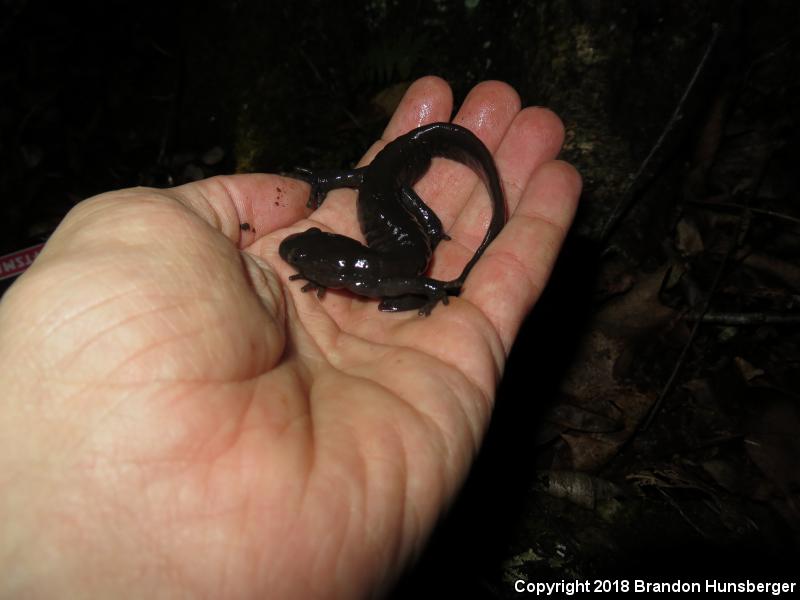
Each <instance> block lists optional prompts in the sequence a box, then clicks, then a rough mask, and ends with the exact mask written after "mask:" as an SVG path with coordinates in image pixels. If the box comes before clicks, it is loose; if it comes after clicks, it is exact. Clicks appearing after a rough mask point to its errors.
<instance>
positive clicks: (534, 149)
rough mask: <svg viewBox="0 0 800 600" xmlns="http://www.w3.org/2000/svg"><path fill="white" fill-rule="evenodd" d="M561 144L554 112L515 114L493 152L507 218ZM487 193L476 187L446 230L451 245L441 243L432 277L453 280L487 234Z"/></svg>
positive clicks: (532, 110)
mask: <svg viewBox="0 0 800 600" xmlns="http://www.w3.org/2000/svg"><path fill="white" fill-rule="evenodd" d="M563 141H564V126H563V124H562V123H561V120H560V119H559V118H558V116H556V114H555V113H553V112H552V111H550V110H548V109H546V108H539V107H531V108H526V109H524V110H522V111H520V112H519V113H517V115H516V117H515V118H514V121H513V123H512V124H511V127H509V129H508V132H507V133H506V135H505V136H504V137H503V140H502V142H501V143H500V145H499V148H498V149H497V152H496V153H495V164H496V165H497V170H498V173H499V175H500V178H501V181H502V187H503V194H504V196H505V201H506V207H507V210H508V214H509V216H510V215H511V214H512V213H513V212H514V210H515V209H516V207H517V204H518V203H519V201H520V197H521V196H522V191H523V189H524V188H525V185H526V183H527V182H528V179H529V178H530V176H531V173H533V171H534V170H535V169H536V168H537V167H539V165H541V164H543V163H545V162H547V161H550V160H553V159H554V158H555V157H556V156H557V155H558V152H559V150H560V148H561V144H562V143H563ZM492 210H494V207H493V206H492V204H491V202H490V199H489V193H488V191H487V190H486V189H485V188H484V186H483V185H477V186H476V187H475V188H474V190H473V192H472V194H471V196H470V199H469V203H468V204H467V205H466V206H465V207H464V209H463V210H462V211H461V213H460V214H459V215H458V218H457V219H456V222H455V223H453V225H452V226H451V227H450V229H449V230H448V234H449V235H450V237H451V238H452V240H453V241H452V242H451V243H448V244H442V245H441V246H440V250H439V251H438V255H437V257H436V270H435V272H434V274H433V277H436V278H439V279H452V278H453V277H457V276H458V274H459V273H460V272H461V268H462V267H461V266H462V265H465V264H466V263H467V262H468V261H469V260H470V258H472V255H473V253H474V252H475V250H476V249H477V248H478V246H479V245H480V243H481V241H482V240H483V238H484V236H485V235H486V227H487V224H488V223H489V221H490V220H491V216H492Z"/></svg>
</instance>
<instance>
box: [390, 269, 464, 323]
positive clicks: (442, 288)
mask: <svg viewBox="0 0 800 600" xmlns="http://www.w3.org/2000/svg"><path fill="white" fill-rule="evenodd" d="M381 288H382V289H381V292H382V293H381V294H380V295H381V296H382V297H384V298H383V300H382V301H381V303H380V304H379V305H378V309H379V310H382V311H385V312H400V311H404V310H417V312H419V314H420V315H423V316H426V317H427V316H428V315H430V314H431V311H432V310H433V309H434V307H435V306H436V305H437V304H439V302H442V303H443V304H448V303H449V300H448V288H447V282H444V281H439V280H437V279H430V278H429V277H396V278H390V279H386V280H384V281H383V282H381ZM386 296H388V297H386Z"/></svg>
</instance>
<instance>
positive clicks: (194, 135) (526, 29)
mask: <svg viewBox="0 0 800 600" xmlns="http://www.w3.org/2000/svg"><path fill="white" fill-rule="evenodd" d="M0 6H2V9H0V10H2V12H1V13H0V90H2V94H1V95H0V165H2V167H0V199H1V200H0V252H2V253H5V252H9V251H12V250H15V249H17V248H22V247H24V246H26V245H30V244H32V243H34V242H35V241H36V240H40V239H45V238H46V237H47V235H48V234H49V233H50V232H51V231H52V230H53V229H54V228H55V226H56V225H57V224H58V222H59V220H60V219H61V218H62V217H63V216H64V214H65V213H66V212H67V211H68V210H69V208H70V207H71V206H73V205H74V204H75V203H76V202H78V201H80V200H81V199H84V198H87V197H89V196H91V195H93V194H96V193H99V192H102V191H106V190H109V189H116V188H122V187H128V186H132V185H151V186H168V185H175V184H179V183H183V182H186V181H190V180H193V179H199V178H202V177H206V176H210V175H214V174H218V173H230V172H252V171H289V170H291V169H292V168H293V167H295V166H297V165H303V166H308V167H336V166H348V165H352V164H353V163H354V162H355V161H356V160H357V159H358V158H359V157H360V155H361V154H362V153H363V151H364V150H365V149H366V148H368V147H369V145H370V144H371V142H372V141H373V140H374V139H375V138H376V137H377V136H378V135H379V133H380V132H381V130H382V129H383V127H384V126H385V124H386V122H387V120H388V117H389V115H390V114H391V112H392V111H393V109H394V106H395V105H396V103H397V101H398V100H399V98H400V97H401V96H402V93H403V91H404V90H405V89H406V87H407V86H408V84H409V83H410V82H411V81H413V80H414V79H416V78H417V77H420V76H422V75H427V74H435V75H439V76H441V77H443V78H445V79H447V80H448V81H449V82H450V83H451V85H452V86H453V89H454V92H455V96H456V103H457V105H458V103H459V102H460V101H461V100H462V99H463V97H464V95H465V94H466V92H467V91H468V90H469V89H470V88H471V87H472V86H473V85H475V84H476V83H477V82H479V81H482V80H485V79H501V80H505V81H507V82H509V83H510V84H512V85H513V86H514V87H515V88H516V89H517V90H518V91H519V93H520V95H521V96H522V99H523V104H525V105H546V106H550V107H551V108H553V109H554V110H555V111H556V112H557V113H558V114H559V115H560V116H561V117H562V119H563V120H564V122H565V125H566V127H567V140H566V144H565V147H564V150H563V153H562V157H563V158H565V159H567V160H570V161H571V162H573V163H574V164H575V165H576V166H577V167H578V169H579V170H580V171H581V173H582V174H583V176H584V184H585V192H584V194H583V198H582V204H581V210H580V212H579V215H578V219H577V222H576V225H575V227H574V228H573V231H572V234H571V236H570V239H569V240H568V243H567V245H566V248H565V251H564V253H563V254H562V257H561V260H560V262H559V265H558V268H557V269H556V272H555V274H554V277H553V281H552V284H551V286H550V287H549V288H548V291H547V292H546V294H545V296H544V298H543V299H542V301H541V302H540V304H539V306H537V309H536V310H535V311H534V312H533V314H532V315H531V317H530V318H529V320H528V322H527V323H526V324H525V327H524V328H523V331H522V333H521V335H520V337H519V339H518V341H517V344H516V346H515V348H514V351H513V353H512V355H511V358H510V361H509V365H508V371H507V374H506V377H505V379H504V382H503V385H502V386H501V389H500V393H499V396H498V405H497V410H496V414H495V418H494V420H493V423H492V427H491V430H490V432H489V435H488V438H487V443H486V445H485V447H484V449H483V451H482V453H481V456H480V457H479V460H478V462H477V464H476V467H475V469H474V470H473V473H472V475H471V477H470V480H469V481H468V483H467V485H466V488H465V490H464V492H463V493H462V495H461V496H460V498H459V499H458V501H457V503H456V504H455V506H454V507H453V508H452V510H451V511H450V513H449V515H448V517H447V518H446V519H445V520H444V521H443V522H442V524H441V526H440V528H439V529H438V530H437V532H436V533H435V535H434V537H433V540H432V543H431V544H430V546H429V548H428V550H427V551H426V553H425V555H424V556H422V557H421V560H420V562H419V564H418V565H417V567H416V568H415V569H414V570H413V571H412V572H411V573H409V574H408V576H407V577H405V578H404V580H403V581H402V582H401V583H400V585H399V587H398V589H397V590H396V592H395V595H396V596H397V597H399V598H401V597H417V596H418V595H419V594H421V593H422V592H426V593H427V594H432V593H441V594H444V593H447V594H448V595H456V594H459V593H461V592H465V591H467V590H471V591H473V592H474V591H476V590H477V591H479V592H480V593H482V594H484V595H486V596H487V597H499V598H504V597H508V596H513V595H514V594H513V592H512V584H513V581H514V580H515V579H516V578H520V577H521V578H527V579H530V580H542V579H548V580H554V581H560V580H561V579H572V578H589V579H591V578H595V577H600V576H612V575H613V576H619V577H629V578H631V577H634V576H643V575H646V574H650V575H657V574H661V575H665V576H667V575H669V576H673V577H677V576H684V577H689V576H692V575H695V576H704V577H705V576H711V575H713V574H721V575H727V576H737V577H746V576H750V577H758V576H766V575H767V574H772V575H791V574H794V575H795V576H796V571H793V570H792V569H796V565H797V564H798V563H797V559H798V547H799V542H798V540H799V539H800V537H799V534H800V508H799V507H800V469H798V465H800V442H799V441H798V440H799V439H800V435H798V431H800V408H799V404H800V385H798V377H799V376H798V373H800V345H799V344H798V341H799V340H800V327H799V326H798V323H800V266H798V265H799V264H800V261H798V258H800V206H798V196H797V189H798V188H797V167H796V157H797V156H798V155H800V152H798V150H800V148H798V146H799V145H800V143H799V142H800V139H798V128H797V125H798V112H800V103H798V93H797V92H798V77H797V73H798V72H799V71H798V67H800V48H799V47H798V46H799V45H798V38H799V36H798V23H800V8H798V7H800V3H796V2H792V1H790V0H786V1H784V2H781V1H777V0H766V1H763V2H758V3H756V2H705V3H697V2H687V1H680V0H679V1H674V2H639V1H634V0H629V1H617V2H593V1H590V0H561V1H556V0H539V1H533V0H531V1H520V2H514V1H511V0H509V1H498V2H488V1H485V0H484V1H478V0H467V1H461V2H457V1H450V0H441V1H438V2H422V1H418V2H413V1H412V2H400V1H393V0H386V1H375V2H336V3H333V2H319V1H317V2H306V3H278V2H258V1H256V0H240V1H238V2H228V3H210V2H188V1H187V2H166V1H162V2H147V1H145V2H121V1H106V2H73V3H55V2H52V3H48V2H37V1H34V0H3V2H2V4H1V5H0ZM650 419H652V421H650Z"/></svg>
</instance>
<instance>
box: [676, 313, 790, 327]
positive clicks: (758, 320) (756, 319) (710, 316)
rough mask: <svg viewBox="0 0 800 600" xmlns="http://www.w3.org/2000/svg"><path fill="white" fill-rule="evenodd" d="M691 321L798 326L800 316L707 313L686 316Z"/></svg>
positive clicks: (716, 323) (720, 323)
mask: <svg viewBox="0 0 800 600" xmlns="http://www.w3.org/2000/svg"><path fill="white" fill-rule="evenodd" d="M686 318H687V319H688V320H689V321H694V322H698V323H699V322H702V323H712V324H715V325H798V324H800V314H788V315H782V314H777V313H765V312H744V313H732V312H707V313H705V314H700V313H692V314H689V315H687V316H686Z"/></svg>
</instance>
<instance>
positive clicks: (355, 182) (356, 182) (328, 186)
mask: <svg viewBox="0 0 800 600" xmlns="http://www.w3.org/2000/svg"><path fill="white" fill-rule="evenodd" d="M365 171H366V167H360V168H358V169H351V170H336V171H334V170H324V171H311V170H310V169H304V168H302V167H296V168H295V170H294V172H293V173H291V174H289V177H293V178H294V179H300V180H301V181H305V182H306V183H307V184H309V185H310V186H311V194H310V195H309V197H308V203H307V206H308V208H313V209H317V208H319V207H320V206H321V205H322V203H323V202H324V201H325V197H326V196H327V195H328V192H330V191H331V190H335V189H337V188H354V189H355V188H358V187H359V186H360V185H361V182H362V181H364V172H365Z"/></svg>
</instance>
